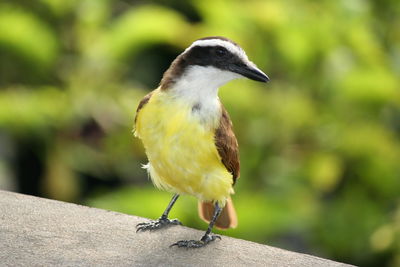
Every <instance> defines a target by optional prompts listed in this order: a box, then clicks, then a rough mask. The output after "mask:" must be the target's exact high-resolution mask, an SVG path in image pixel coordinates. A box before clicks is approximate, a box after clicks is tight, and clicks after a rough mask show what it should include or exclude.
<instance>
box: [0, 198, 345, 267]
mask: <svg viewBox="0 0 400 267" xmlns="http://www.w3.org/2000/svg"><path fill="white" fill-rule="evenodd" d="M143 221H146V219H143V218H140V217H135V216H129V215H126V214H121V213H116V212H110V211H105V210H100V209H94V208H89V207H84V206H79V205H75V204H69V203H64V202H59V201H54V200H48V199H42V198H37V197H32V196H26V195H21V194H16V193H11V192H6V191H0V266H332V267H333V266H349V265H346V264H342V263H337V262H333V261H330V260H325V259H321V258H317V257H314V256H310V255H305V254H300V253H294V252H290V251H286V250H282V249H278V248H274V247H269V246H266V245H261V244H256V243H253V242H248V241H244V240H239V239H234V238H230V237H225V236H223V237H222V240H220V241H216V242H215V243H213V244H210V245H209V246H207V247H205V248H200V249H182V248H177V247H172V248H170V247H169V245H171V244H172V243H174V242H176V241H177V240H182V239H198V238H200V237H201V236H202V234H203V232H202V231H198V230H194V229H190V228H187V227H182V226H173V227H170V228H168V229H162V230H159V231H155V232H143V233H136V232H135V226H136V224H137V223H139V222H143Z"/></svg>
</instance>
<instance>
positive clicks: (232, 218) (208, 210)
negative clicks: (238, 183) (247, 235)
mask: <svg viewBox="0 0 400 267" xmlns="http://www.w3.org/2000/svg"><path fill="white" fill-rule="evenodd" d="M213 214H214V205H213V203H211V202H201V201H199V216H200V218H201V219H202V220H204V221H205V222H207V223H209V222H210V221H211V219H212V217H213ZM237 223H238V222H237V216H236V211H235V207H234V206H233V202H232V199H231V198H230V197H229V198H228V199H227V201H226V205H225V207H224V208H223V209H222V211H221V214H220V215H219V217H218V219H217V221H216V222H215V227H217V228H219V229H228V228H235V227H236V226H237Z"/></svg>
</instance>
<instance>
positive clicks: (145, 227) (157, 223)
mask: <svg viewBox="0 0 400 267" xmlns="http://www.w3.org/2000/svg"><path fill="white" fill-rule="evenodd" d="M170 225H182V223H181V222H180V221H179V220H178V219H173V220H170V219H168V218H163V217H160V218H159V219H158V220H154V221H150V222H147V223H139V224H137V225H136V232H140V231H142V232H143V231H153V230H158V229H161V228H164V227H166V226H170Z"/></svg>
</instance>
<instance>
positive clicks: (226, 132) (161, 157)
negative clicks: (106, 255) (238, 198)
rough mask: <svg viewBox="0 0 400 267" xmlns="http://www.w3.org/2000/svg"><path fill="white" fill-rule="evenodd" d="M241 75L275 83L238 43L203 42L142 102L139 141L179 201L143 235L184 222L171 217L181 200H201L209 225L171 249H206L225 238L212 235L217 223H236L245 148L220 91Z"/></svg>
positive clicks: (153, 170) (153, 171)
mask: <svg viewBox="0 0 400 267" xmlns="http://www.w3.org/2000/svg"><path fill="white" fill-rule="evenodd" d="M241 77H247V78H249V79H252V80H256V81H260V82H267V81H269V78H268V76H267V75H266V74H265V73H263V72H262V71H261V70H260V69H258V68H257V67H256V65H255V64H254V63H252V62H251V61H249V59H248V58H247V56H246V53H245V52H244V51H243V49H242V48H241V47H240V46H239V45H237V44H236V43H234V42H233V41H231V40H229V39H227V38H224V37H206V38H202V39H199V40H196V41H195V42H194V43H193V44H192V45H191V46H189V47H188V48H187V49H186V50H185V51H184V52H183V53H182V54H180V55H179V56H178V57H177V58H176V59H175V60H174V61H173V62H172V64H171V66H170V67H169V69H168V70H167V71H166V72H165V73H164V75H163V78H162V80H161V83H160V85H159V87H158V88H157V89H155V90H154V91H152V92H151V93H149V94H148V95H146V96H145V97H144V98H143V99H142V101H141V102H140V103H139V106H138V108H137V112H136V118H135V135H136V136H137V137H139V138H140V139H141V140H142V142H143V145H144V147H145V150H146V155H147V158H148V160H149V163H148V164H147V165H145V168H146V169H147V171H148V173H149V175H150V177H151V180H152V181H153V183H154V185H155V186H156V187H158V188H160V189H163V190H167V191H170V192H172V193H174V196H173V198H172V200H171V202H170V203H169V205H168V206H167V208H166V210H165V211H164V213H163V214H162V216H161V217H160V218H159V219H158V220H154V221H150V222H148V223H140V224H138V225H137V231H146V230H156V229H160V228H163V227H165V226H168V225H177V224H181V223H180V222H179V221H178V220H177V219H174V220H170V219H168V214H169V211H170V210H171V208H172V206H173V205H174V203H175V201H176V200H177V199H178V197H179V195H181V194H187V195H192V196H195V197H197V198H198V199H199V214H200V217H201V218H202V219H203V220H205V221H207V222H209V227H208V229H207V231H206V233H205V234H204V236H203V237H202V238H201V239H200V240H181V241H178V242H177V243H175V244H173V245H172V246H174V245H176V246H178V247H188V248H198V247H203V246H205V245H207V244H208V243H210V242H211V241H214V240H215V239H217V238H220V237H219V236H216V235H213V234H212V233H211V231H212V228H213V226H214V224H215V226H216V227H219V228H222V229H226V228H231V227H235V226H236V225H237V218H236V213H235V209H234V207H233V204H232V201H231V198H230V195H231V194H233V193H234V191H233V185H234V184H235V181H236V179H237V178H238V177H239V152H238V143H237V140H236V137H235V135H234V133H233V130H232V122H231V120H230V118H229V115H228V113H227V111H226V110H225V108H224V106H223V105H222V103H221V102H220V100H219V98H218V88H219V87H220V86H222V85H224V84H225V83H227V82H229V81H231V80H233V79H237V78H241Z"/></svg>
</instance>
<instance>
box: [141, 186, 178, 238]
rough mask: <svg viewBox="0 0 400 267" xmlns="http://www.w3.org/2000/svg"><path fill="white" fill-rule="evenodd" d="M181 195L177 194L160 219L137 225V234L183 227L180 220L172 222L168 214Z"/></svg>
mask: <svg viewBox="0 0 400 267" xmlns="http://www.w3.org/2000/svg"><path fill="white" fill-rule="evenodd" d="M178 197H179V195H178V194H175V195H174V196H173V197H172V199H171V201H170V202H169V204H168V206H167V208H166V209H165V211H164V212H163V214H162V215H161V217H160V218H158V219H157V220H154V221H150V222H147V223H139V224H137V225H136V232H140V231H152V230H157V229H161V228H164V227H165V226H168V225H182V223H181V222H180V221H179V220H178V219H173V220H170V219H168V214H169V212H170V210H171V208H172V206H173V205H174V204H175V202H176V200H177V199H178Z"/></svg>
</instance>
